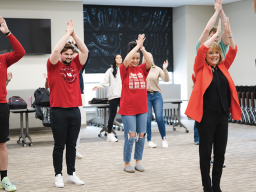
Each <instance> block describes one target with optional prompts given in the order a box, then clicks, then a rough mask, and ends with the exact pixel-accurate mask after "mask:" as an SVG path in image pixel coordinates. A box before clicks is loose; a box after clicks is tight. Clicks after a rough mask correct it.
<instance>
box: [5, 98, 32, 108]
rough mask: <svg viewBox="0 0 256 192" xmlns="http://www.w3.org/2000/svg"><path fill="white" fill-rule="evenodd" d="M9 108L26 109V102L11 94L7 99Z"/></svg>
mask: <svg viewBox="0 0 256 192" xmlns="http://www.w3.org/2000/svg"><path fill="white" fill-rule="evenodd" d="M8 104H9V109H27V103H26V102H25V101H24V100H23V99H22V98H20V97H19V96H12V97H10V98H9V100H8Z"/></svg>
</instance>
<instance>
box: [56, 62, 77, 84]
mask: <svg viewBox="0 0 256 192" xmlns="http://www.w3.org/2000/svg"><path fill="white" fill-rule="evenodd" d="M60 74H61V75H62V78H63V79H64V80H65V81H66V82H67V83H69V84H72V83H74V82H76V80H77V77H76V76H77V71H76V69H74V68H73V67H72V66H65V67H62V68H60Z"/></svg>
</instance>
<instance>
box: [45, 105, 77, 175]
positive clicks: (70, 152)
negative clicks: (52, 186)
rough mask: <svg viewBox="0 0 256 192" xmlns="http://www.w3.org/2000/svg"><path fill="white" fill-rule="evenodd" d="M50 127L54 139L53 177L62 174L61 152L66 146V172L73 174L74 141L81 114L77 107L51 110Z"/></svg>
mask: <svg viewBox="0 0 256 192" xmlns="http://www.w3.org/2000/svg"><path fill="white" fill-rule="evenodd" d="M50 116H51V127H52V133H53V138H54V149H53V155H52V156H53V166H54V169H55V175H57V174H62V162H63V150H64V147H65V145H66V164H67V172H68V174H69V175H73V172H75V159H76V141H77V137H78V134H79V131H80V126H81V114H80V110H79V108H78V107H74V108H59V107H53V108H51V113H50Z"/></svg>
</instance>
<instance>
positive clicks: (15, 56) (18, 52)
mask: <svg viewBox="0 0 256 192" xmlns="http://www.w3.org/2000/svg"><path fill="white" fill-rule="evenodd" d="M0 25H1V27H0V31H1V32H2V33H3V34H5V35H6V34H8V33H9V34H8V35H7V36H6V37H7V38H8V39H9V41H10V43H11V45H12V48H13V50H14V51H13V52H10V53H6V54H5V58H6V63H7V67H9V66H10V65H12V64H14V63H16V62H17V61H19V60H20V59H21V58H22V57H23V56H24V55H25V50H24V48H23V47H22V45H21V44H20V42H19V41H18V40H17V39H16V38H15V37H14V35H13V34H12V33H11V32H10V31H9V29H8V27H7V24H6V22H5V20H4V18H3V17H1V16H0Z"/></svg>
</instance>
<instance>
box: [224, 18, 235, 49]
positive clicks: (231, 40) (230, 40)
mask: <svg viewBox="0 0 256 192" xmlns="http://www.w3.org/2000/svg"><path fill="white" fill-rule="evenodd" d="M224 28H225V32H226V33H227V34H228V38H229V42H230V47H232V48H233V49H235V48H236V43H235V40H234V38H233V34H232V32H231V28H230V24H229V17H228V18H227V22H226V23H225V24H224Z"/></svg>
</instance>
